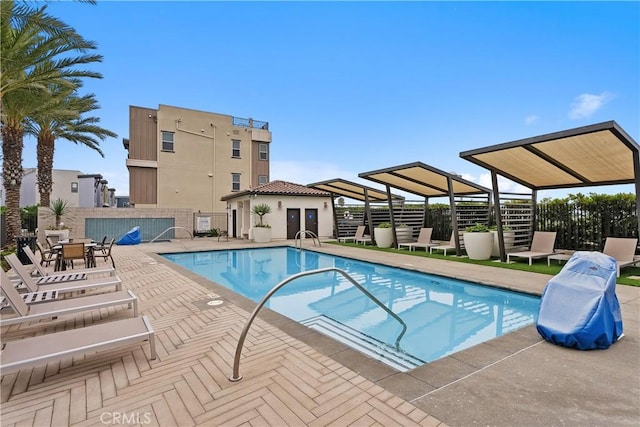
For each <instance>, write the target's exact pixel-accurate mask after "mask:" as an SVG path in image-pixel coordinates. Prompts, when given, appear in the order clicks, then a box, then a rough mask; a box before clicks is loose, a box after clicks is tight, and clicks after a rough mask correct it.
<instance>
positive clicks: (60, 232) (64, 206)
mask: <svg viewBox="0 0 640 427" xmlns="http://www.w3.org/2000/svg"><path fill="white" fill-rule="evenodd" d="M69 208H70V206H69V202H67V201H66V200H63V199H61V198H57V199H55V200H54V201H52V202H51V205H50V206H49V210H50V211H51V212H50V215H51V216H53V217H54V218H55V221H56V225H55V226H51V227H49V228H47V229H46V230H44V234H45V236H46V237H49V236H58V240H64V239H68V238H69V230H70V228H69V227H67V226H65V225H64V222H62V217H64V216H65V215H66V214H67V213H69Z"/></svg>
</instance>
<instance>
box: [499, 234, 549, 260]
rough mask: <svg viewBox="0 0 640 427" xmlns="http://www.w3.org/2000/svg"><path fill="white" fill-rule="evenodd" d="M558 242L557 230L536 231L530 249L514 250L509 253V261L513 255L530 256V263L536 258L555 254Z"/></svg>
mask: <svg viewBox="0 0 640 427" xmlns="http://www.w3.org/2000/svg"><path fill="white" fill-rule="evenodd" d="M555 244H556V232H555V231H534V232H533V239H532V240H531V247H530V248H529V250H528V251H522V252H512V253H509V254H507V262H510V260H511V257H520V258H528V259H529V265H531V263H532V262H533V260H534V259H538V258H546V257H548V256H549V255H553V253H554V249H553V248H554V246H555Z"/></svg>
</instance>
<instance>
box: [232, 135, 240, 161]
mask: <svg viewBox="0 0 640 427" xmlns="http://www.w3.org/2000/svg"><path fill="white" fill-rule="evenodd" d="M231 157H236V158H240V140H239V139H232V140H231Z"/></svg>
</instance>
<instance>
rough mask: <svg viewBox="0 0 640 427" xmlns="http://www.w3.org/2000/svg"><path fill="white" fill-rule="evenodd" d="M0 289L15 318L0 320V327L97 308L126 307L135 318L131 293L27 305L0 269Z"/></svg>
mask: <svg viewBox="0 0 640 427" xmlns="http://www.w3.org/2000/svg"><path fill="white" fill-rule="evenodd" d="M0 289H2V293H3V294H4V296H5V297H6V298H7V301H8V302H9V304H10V305H11V307H12V308H13V311H14V312H15V314H16V315H15V316H13V317H6V316H3V317H2V318H1V319H0V326H8V325H15V324H19V323H27V322H33V321H36V320H42V319H48V318H52V317H58V316H62V315H65V314H73V313H78V312H83V311H91V310H99V309H101V308H107V307H114V306H118V305H123V304H127V306H128V307H130V308H131V307H133V317H138V297H136V296H135V294H134V293H133V292H131V291H130V290H128V291H118V292H112V293H108V294H99V295H89V296H84V297H82V298H66V299H62V300H55V301H49V302H43V303H40V304H31V305H27V304H26V303H25V302H24V301H23V300H22V297H21V296H20V294H19V293H18V291H17V290H16V288H15V287H14V286H13V284H12V283H11V282H10V281H9V277H8V276H7V273H5V272H4V270H2V269H1V268H0Z"/></svg>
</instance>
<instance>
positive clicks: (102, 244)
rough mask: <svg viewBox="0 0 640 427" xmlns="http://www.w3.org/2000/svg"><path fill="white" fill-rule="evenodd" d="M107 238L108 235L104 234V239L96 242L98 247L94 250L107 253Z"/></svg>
mask: <svg viewBox="0 0 640 427" xmlns="http://www.w3.org/2000/svg"><path fill="white" fill-rule="evenodd" d="M107 238H108V237H107V236H106V235H104V236H103V237H102V240H101V241H100V242H99V243H98V244H96V247H95V248H93V250H94V251H100V252H102V253H105V252H106V251H107V247H106V244H107Z"/></svg>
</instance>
